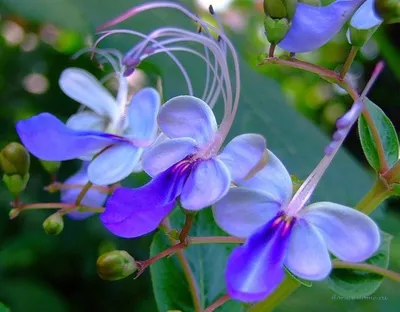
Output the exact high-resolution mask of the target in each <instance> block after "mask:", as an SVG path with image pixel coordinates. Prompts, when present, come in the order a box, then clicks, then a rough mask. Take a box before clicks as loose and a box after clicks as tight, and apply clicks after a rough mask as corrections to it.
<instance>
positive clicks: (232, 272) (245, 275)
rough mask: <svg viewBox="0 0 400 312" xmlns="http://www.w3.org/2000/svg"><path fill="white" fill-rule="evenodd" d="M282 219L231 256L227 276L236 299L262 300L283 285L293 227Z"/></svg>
mask: <svg viewBox="0 0 400 312" xmlns="http://www.w3.org/2000/svg"><path fill="white" fill-rule="evenodd" d="M278 218H280V217H279V216H277V217H276V218H274V219H273V220H271V221H270V222H269V223H267V224H266V225H265V226H264V227H262V228H261V229H259V230H258V231H257V232H256V233H254V234H253V235H252V236H251V237H250V238H249V239H248V240H247V241H246V243H245V244H244V245H243V246H240V247H237V248H236V249H234V251H233V252H232V254H231V256H230V257H229V259H228V264H227V267H226V273H225V276H226V283H227V289H228V294H229V295H230V296H231V297H232V299H235V300H239V301H244V302H256V301H261V300H263V299H265V298H266V297H267V296H268V295H270V294H271V293H272V292H273V291H274V290H275V289H276V287H278V285H279V284H280V283H281V282H282V280H283V278H284V276H285V271H284V268H283V261H284V258H285V255H286V250H287V245H288V242H289V237H290V231H291V225H290V224H287V223H286V222H285V221H279V220H278Z"/></svg>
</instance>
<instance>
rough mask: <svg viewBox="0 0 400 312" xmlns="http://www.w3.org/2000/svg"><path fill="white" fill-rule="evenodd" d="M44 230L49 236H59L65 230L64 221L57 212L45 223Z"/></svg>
mask: <svg viewBox="0 0 400 312" xmlns="http://www.w3.org/2000/svg"><path fill="white" fill-rule="evenodd" d="M43 229H44V231H45V232H46V233H47V234H49V235H58V234H60V233H61V232H62V230H63V229H64V220H63V218H62V216H61V215H60V214H59V213H58V212H56V213H54V214H52V215H51V216H49V217H48V218H47V219H46V220H44V222H43Z"/></svg>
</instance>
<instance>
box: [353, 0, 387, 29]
mask: <svg viewBox="0 0 400 312" xmlns="http://www.w3.org/2000/svg"><path fill="white" fill-rule="evenodd" d="M374 6H375V0H367V1H365V2H364V3H363V5H362V6H360V8H359V9H358V10H357V11H356V13H354V15H353V17H352V18H351V21H350V25H351V26H353V27H354V28H357V29H371V28H374V27H376V26H378V25H380V24H381V23H382V21H383V20H382V18H380V17H379V16H378V14H377V12H376V11H375V7H374Z"/></svg>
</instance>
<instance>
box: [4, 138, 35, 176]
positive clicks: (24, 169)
mask: <svg viewBox="0 0 400 312" xmlns="http://www.w3.org/2000/svg"><path fill="white" fill-rule="evenodd" d="M0 161H1V167H2V169H3V171H4V173H5V174H8V175H13V174H18V175H21V176H25V175H26V174H27V173H28V172H29V166H30V156H29V153H28V151H27V150H26V149H25V147H24V146H23V145H21V144H19V143H16V142H12V143H10V144H8V145H7V146H6V147H4V148H3V149H2V151H1V153H0Z"/></svg>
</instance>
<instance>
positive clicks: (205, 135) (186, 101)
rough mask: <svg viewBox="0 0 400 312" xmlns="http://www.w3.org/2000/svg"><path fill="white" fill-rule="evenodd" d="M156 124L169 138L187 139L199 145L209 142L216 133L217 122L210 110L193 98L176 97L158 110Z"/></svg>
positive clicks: (200, 101)
mask: <svg viewBox="0 0 400 312" xmlns="http://www.w3.org/2000/svg"><path fill="white" fill-rule="evenodd" d="M158 124H159V127H160V128H161V130H162V131H163V132H164V133H165V134H166V135H167V136H168V137H170V138H184V137H189V138H192V139H194V140H196V142H197V143H199V144H200V145H202V144H205V143H208V142H210V141H211V140H212V139H213V137H214V135H215V133H216V131H217V121H216V120H215V116H214V113H213V112H212V110H211V108H210V107H209V106H208V105H207V104H206V103H205V102H203V101H202V100H200V99H198V98H196V97H194V96H188V95H183V96H177V97H174V98H172V99H170V100H169V101H168V102H166V103H165V104H164V105H163V106H162V107H161V109H160V114H159V115H158Z"/></svg>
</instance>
